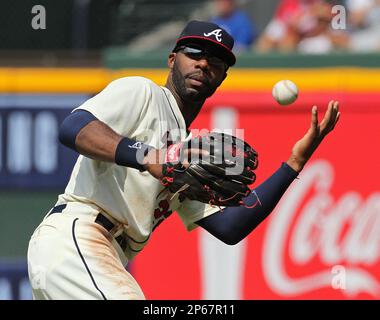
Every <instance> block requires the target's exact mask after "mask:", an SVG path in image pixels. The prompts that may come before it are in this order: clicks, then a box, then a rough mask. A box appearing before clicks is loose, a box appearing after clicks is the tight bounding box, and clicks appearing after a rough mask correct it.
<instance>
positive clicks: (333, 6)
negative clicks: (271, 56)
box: [212, 0, 380, 54]
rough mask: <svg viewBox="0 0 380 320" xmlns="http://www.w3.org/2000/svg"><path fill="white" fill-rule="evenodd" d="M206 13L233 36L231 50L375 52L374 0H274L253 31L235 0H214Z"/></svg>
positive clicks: (378, 9) (378, 5) (379, 13)
mask: <svg viewBox="0 0 380 320" xmlns="http://www.w3.org/2000/svg"><path fill="white" fill-rule="evenodd" d="M214 3H215V11H216V15H215V17H213V18H212V21H213V22H216V23H217V24H219V25H220V26H222V27H224V28H225V29H226V30H228V31H229V32H230V33H231V34H232V35H233V36H234V37H235V39H236V45H235V46H236V49H235V51H236V52H237V53H238V52H241V51H248V50H255V51H258V52H262V53H266V52H300V53H312V54H323V53H330V52H336V51H349V52H380V0H341V1H337V0H335V1H331V0H280V1H279V4H278V6H277V8H276V10H275V12H274V15H273V17H272V18H271V20H270V21H269V23H268V24H267V26H266V27H265V29H264V30H263V32H261V34H258V32H257V28H256V25H255V21H253V19H252V18H251V17H249V13H248V12H245V11H244V10H243V9H242V8H241V7H240V6H239V3H238V1H236V0H214Z"/></svg>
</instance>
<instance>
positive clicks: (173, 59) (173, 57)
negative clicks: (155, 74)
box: [168, 52, 177, 69]
mask: <svg viewBox="0 0 380 320" xmlns="http://www.w3.org/2000/svg"><path fill="white" fill-rule="evenodd" d="M176 55H177V54H176V53H175V52H172V53H171V54H169V58H168V67H169V68H170V69H173V65H174V61H175V57H176Z"/></svg>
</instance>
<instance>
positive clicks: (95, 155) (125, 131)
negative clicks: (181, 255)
mask: <svg viewBox="0 0 380 320" xmlns="http://www.w3.org/2000/svg"><path fill="white" fill-rule="evenodd" d="M233 43H234V40H233V38H232V37H231V36H230V35H229V34H228V33H227V32H226V31H225V30H224V29H222V28H220V27H219V26H217V25H215V24H213V23H209V22H201V21H191V22H189V23H188V24H187V25H186V27H185V28H184V30H183V31H182V33H181V35H180V37H179V38H178V40H177V41H176V44H175V47H174V49H173V51H172V52H171V53H170V54H169V58H168V67H169V74H168V78H167V82H166V85H165V86H159V85H157V84H155V83H154V82H152V81H150V80H148V79H146V78H142V77H126V78H121V79H118V80H115V81H113V82H111V83H110V84H109V85H108V86H107V87H106V88H105V89H104V90H103V91H101V92H100V93H99V94H97V95H96V96H94V97H93V98H91V99H89V100H88V101H86V102H85V103H84V104H83V105H81V106H79V107H78V108H76V109H74V110H73V112H72V113H71V114H70V115H69V116H68V117H67V118H66V119H65V120H64V122H63V123H62V126H61V129H60V141H61V142H62V143H63V144H65V145H66V146H68V147H70V148H72V149H74V150H76V151H77V152H79V153H80V156H79V158H78V160H77V162H76V164H75V166H74V168H73V171H72V174H71V177H70V181H69V183H68V185H67V187H66V189H65V192H64V193H63V194H61V195H59V197H58V201H57V203H56V204H55V206H54V207H53V208H52V209H51V210H50V211H49V212H48V213H47V214H46V216H45V218H44V219H43V221H42V222H41V224H40V225H39V226H38V227H37V229H36V230H35V232H34V233H33V235H32V237H31V239H30V242H29V248H28V271H29V278H30V282H31V285H32V288H33V296H34V298H35V299H104V300H106V299H145V297H144V294H143V292H142V290H141V289H140V287H139V285H138V284H137V282H136V281H135V279H134V278H133V277H132V275H131V274H130V273H129V272H128V271H126V265H127V263H128V261H130V260H131V259H133V257H134V256H135V255H136V254H138V253H139V252H140V251H141V250H142V249H143V248H144V246H145V245H147V243H148V241H149V239H150V236H151V234H152V232H153V231H154V229H155V228H156V227H157V226H158V225H159V224H160V223H161V222H162V221H163V220H164V219H166V218H167V217H168V216H169V215H170V214H171V213H172V212H173V211H176V212H177V214H178V215H179V216H180V218H181V220H182V221H183V223H184V225H185V227H186V228H187V230H189V231H190V230H193V229H195V228H196V227H197V226H201V227H202V228H204V229H205V230H207V231H208V232H210V233H211V234H213V235H214V236H215V237H217V238H219V239H220V240H221V241H223V242H225V243H227V244H236V243H238V242H239V241H240V240H242V239H244V238H245V237H246V236H247V235H248V234H250V232H251V231H252V230H253V229H254V228H255V227H256V226H257V225H258V224H259V223H260V222H261V221H263V220H264V219H265V217H266V216H268V215H269V213H270V212H271V211H272V210H273V208H274V207H275V205H276V204H277V202H278V201H279V199H280V198H281V196H282V195H283V194H284V192H285V191H286V189H287V188H288V186H289V185H290V184H291V182H292V181H293V180H294V179H295V178H296V177H297V175H298V173H299V172H300V171H301V170H302V168H303V167H304V165H305V163H306V162H307V160H308V159H309V158H310V156H311V155H312V153H313V152H314V151H315V149H316V148H317V146H318V145H319V144H320V142H321V141H322V140H323V138H324V137H325V136H326V135H327V134H328V133H329V132H330V131H331V130H333V128H334V126H335V124H336V123H337V121H338V119H339V110H338V103H337V102H334V101H331V102H330V104H329V106H328V109H327V111H326V114H325V116H324V118H323V120H322V121H321V122H320V123H319V122H318V115H317V107H313V108H312V112H311V118H312V120H311V126H310V128H309V130H308V131H307V133H306V134H305V136H304V137H303V138H301V139H300V140H299V141H298V142H297V143H296V144H295V145H294V147H293V150H292V152H291V156H290V158H289V159H288V160H287V161H286V162H283V163H282V164H281V165H280V167H279V168H278V170H277V171H276V172H274V173H273V175H272V176H271V177H269V178H268V179H267V180H266V181H265V182H263V183H262V184H261V185H259V186H258V187H257V188H256V189H255V190H253V192H252V193H251V194H250V195H249V196H247V197H246V199H245V201H246V202H247V203H257V202H259V204H260V205H257V206H254V207H251V208H250V207H248V206H237V207H227V208H225V209H224V210H222V211H220V208H219V207H218V206H212V205H210V204H206V203H202V202H199V201H194V200H189V199H187V198H186V199H180V197H179V196H178V194H177V195H175V194H174V195H173V194H171V193H168V192H163V191H165V187H164V186H163V185H162V184H161V183H160V179H161V178H162V175H163V164H162V162H163V161H162V158H163V157H167V156H168V154H167V146H168V145H170V144H171V143H172V142H177V141H184V140H186V139H188V138H189V133H188V132H189V130H188V128H189V126H190V125H191V123H192V122H193V120H194V119H195V118H196V116H197V114H198V113H199V112H200V110H201V108H202V105H203V104H204V102H205V100H206V99H207V98H208V97H210V96H211V95H212V94H213V93H214V92H215V90H216V89H217V88H218V87H219V86H220V85H221V84H222V82H223V80H224V79H225V78H226V76H227V70H228V69H229V67H231V66H233V65H234V64H235V61H236V59H235V56H234V54H233V52H232V48H233ZM215 213H218V214H215Z"/></svg>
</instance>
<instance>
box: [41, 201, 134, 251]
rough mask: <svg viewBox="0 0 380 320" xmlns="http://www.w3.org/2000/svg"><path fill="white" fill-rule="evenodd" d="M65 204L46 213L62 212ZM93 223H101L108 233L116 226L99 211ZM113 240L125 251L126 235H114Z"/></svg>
mask: <svg viewBox="0 0 380 320" xmlns="http://www.w3.org/2000/svg"><path fill="white" fill-rule="evenodd" d="M66 206H67V204H61V205H58V206H55V207H54V208H53V209H52V210H51V211H50V213H49V214H48V216H50V215H52V214H54V213H62V211H63V210H64V209H65V208H66ZM95 223H97V224H99V225H101V226H102V227H103V228H104V229H106V230H107V231H108V232H110V233H112V232H111V231H113V230H115V228H116V226H115V224H114V223H113V222H112V221H110V220H109V219H108V218H107V217H106V216H105V215H103V214H102V213H101V212H99V213H98V215H97V216H96V219H95ZM115 240H116V242H117V243H118V244H119V246H120V247H121V249H122V250H123V251H125V249H126V248H127V240H126V237H125V236H124V235H123V234H121V235H119V236H117V237H115Z"/></svg>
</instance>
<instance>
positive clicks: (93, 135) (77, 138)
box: [59, 109, 163, 178]
mask: <svg viewBox="0 0 380 320" xmlns="http://www.w3.org/2000/svg"><path fill="white" fill-rule="evenodd" d="M59 140H60V142H61V143H62V144H64V145H65V146H67V147H69V148H71V149H73V150H75V151H77V152H79V153H80V154H82V155H84V156H86V157H88V158H91V159H94V160H100V161H106V162H113V163H116V164H119V165H122V166H126V167H131V168H135V169H138V170H140V171H144V170H147V171H148V172H149V173H150V174H152V175H153V176H154V177H156V178H161V176H162V165H161V164H160V161H159V158H160V157H162V154H163V151H160V150H157V149H155V148H153V147H151V146H148V145H145V144H143V143H138V141H136V140H134V139H130V138H128V137H124V136H122V135H120V134H118V133H116V132H115V131H114V130H113V129H112V128H110V127H109V126H108V125H107V124H105V123H104V122H102V121H100V120H99V119H97V118H96V117H95V116H94V115H93V114H92V113H91V112H88V111H86V110H81V109H78V110H76V111H74V112H73V113H71V114H70V115H69V116H68V117H67V118H65V120H64V121H63V123H62V125H61V127H60V131H59ZM136 143H138V145H139V146H140V147H141V148H140V149H136V147H133V146H136ZM140 155H141V156H140Z"/></svg>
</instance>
